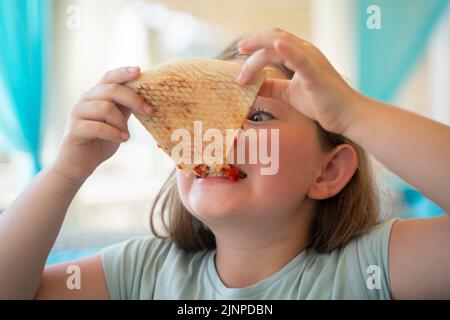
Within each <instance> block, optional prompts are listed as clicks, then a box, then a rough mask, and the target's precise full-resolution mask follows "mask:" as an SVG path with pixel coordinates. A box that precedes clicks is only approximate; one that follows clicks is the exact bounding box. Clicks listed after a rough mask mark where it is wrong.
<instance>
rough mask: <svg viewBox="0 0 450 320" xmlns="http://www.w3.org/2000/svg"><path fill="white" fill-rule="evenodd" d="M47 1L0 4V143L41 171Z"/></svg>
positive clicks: (16, 0) (6, 0)
mask: <svg viewBox="0 0 450 320" xmlns="http://www.w3.org/2000/svg"><path fill="white" fill-rule="evenodd" d="M49 6H50V3H49V1H47V0H28V1H27V0H1V1H0V44H1V49H0V135H1V136H2V137H1V139H0V141H2V142H3V143H4V145H3V147H4V148H7V149H9V150H11V149H19V150H23V151H26V152H28V153H29V155H30V156H31V157H32V160H33V161H32V163H33V166H34V168H33V169H34V172H35V173H37V172H38V171H39V170H40V169H41V161H40V148H41V123H42V114H43V98H44V89H45V88H44V83H45V69H46V66H45V61H46V54H45V52H46V46H45V44H46V40H47V39H46V36H47V29H48V25H47V24H48V21H49V17H48V15H49Z"/></svg>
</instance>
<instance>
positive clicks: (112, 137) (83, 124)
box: [72, 120, 130, 143]
mask: <svg viewBox="0 0 450 320" xmlns="http://www.w3.org/2000/svg"><path fill="white" fill-rule="evenodd" d="M73 126H74V127H75V128H73V130H72V132H73V137H74V138H75V139H77V140H81V141H85V140H93V139H101V140H107V141H111V142H117V143H121V142H125V141H127V140H128V138H129V137H130V135H129V134H128V133H125V132H122V131H120V130H119V129H117V128H114V127H112V126H110V125H108V124H106V123H104V122H99V121H93V120H79V121H76V122H74V124H73Z"/></svg>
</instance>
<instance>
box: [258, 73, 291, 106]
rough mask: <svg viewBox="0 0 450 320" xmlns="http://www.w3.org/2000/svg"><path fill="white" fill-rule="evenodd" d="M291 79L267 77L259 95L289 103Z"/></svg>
mask: <svg viewBox="0 0 450 320" xmlns="http://www.w3.org/2000/svg"><path fill="white" fill-rule="evenodd" d="M289 85H290V80H285V79H266V80H265V81H264V83H263V85H262V86H261V88H260V89H259V93H258V95H259V96H261V97H266V98H272V99H277V100H281V101H284V102H287V103H289Z"/></svg>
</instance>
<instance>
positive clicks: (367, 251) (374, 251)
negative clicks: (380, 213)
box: [339, 218, 398, 299]
mask: <svg viewBox="0 0 450 320" xmlns="http://www.w3.org/2000/svg"><path fill="white" fill-rule="evenodd" d="M397 221H398V219H397V218H394V219H389V220H385V221H382V222H379V223H378V224H376V225H375V226H373V227H372V228H371V229H370V230H369V231H368V232H366V233H364V234H362V235H360V236H359V237H357V238H355V239H353V240H352V241H350V242H349V243H348V244H346V245H345V246H344V247H342V248H341V250H340V258H339V259H340V260H341V263H342V265H345V267H346V268H347V271H349V272H351V273H353V274H351V275H349V277H351V278H352V279H359V280H360V281H361V282H363V284H364V286H363V288H364V289H365V290H366V293H367V297H368V298H377V299H390V298H391V295H390V283H389V242H390V238H391V231H392V227H393V225H394V224H395V223H396V222H397ZM344 261H345V262H344Z"/></svg>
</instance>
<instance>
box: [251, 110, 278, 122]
mask: <svg viewBox="0 0 450 320" xmlns="http://www.w3.org/2000/svg"><path fill="white" fill-rule="evenodd" d="M272 119H273V116H272V115H271V114H270V113H267V112H264V111H263V110H262V109H255V110H253V111H252V112H251V113H250V115H249V116H248V120H250V121H254V122H261V121H269V120H272Z"/></svg>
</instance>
